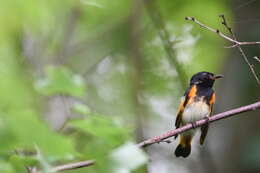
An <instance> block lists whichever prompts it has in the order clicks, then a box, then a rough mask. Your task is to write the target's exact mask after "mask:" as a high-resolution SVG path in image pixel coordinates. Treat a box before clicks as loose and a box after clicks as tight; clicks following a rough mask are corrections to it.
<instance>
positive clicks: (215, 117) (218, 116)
mask: <svg viewBox="0 0 260 173" xmlns="http://www.w3.org/2000/svg"><path fill="white" fill-rule="evenodd" d="M258 108H260V101H258V102H256V103H254V104H250V105H247V106H242V107H239V108H236V109H231V110H229V111H226V112H222V113H219V114H216V115H213V116H211V117H209V119H208V120H206V119H201V120H198V121H196V122H194V124H193V125H195V126H196V127H200V126H202V125H204V124H206V123H208V122H214V121H218V120H220V119H224V118H228V117H231V116H233V115H237V114H240V113H243V112H248V111H253V110H256V109H258ZM193 125H192V124H191V123H189V124H187V125H185V126H182V127H180V128H178V129H175V130H171V131H168V132H166V133H164V134H162V135H160V136H156V137H153V138H151V139H148V140H145V141H143V142H140V143H139V144H137V145H138V147H146V146H149V145H152V144H155V143H159V142H161V141H164V140H165V139H168V138H170V137H173V136H175V135H178V134H180V133H183V132H185V131H187V130H190V129H192V128H193Z"/></svg>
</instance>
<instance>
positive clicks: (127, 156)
mask: <svg viewBox="0 0 260 173" xmlns="http://www.w3.org/2000/svg"><path fill="white" fill-rule="evenodd" d="M110 156H111V159H112V161H113V163H114V165H115V168H114V169H115V170H114V173H130V172H131V171H133V170H135V169H137V168H138V167H140V166H142V165H144V164H145V163H147V162H148V156H147V155H146V154H145V152H143V150H141V149H140V148H139V147H138V146H137V145H136V144H134V143H133V142H127V143H126V144H124V145H122V146H120V147H119V148H117V149H115V150H113V151H112V153H111V154H110Z"/></svg>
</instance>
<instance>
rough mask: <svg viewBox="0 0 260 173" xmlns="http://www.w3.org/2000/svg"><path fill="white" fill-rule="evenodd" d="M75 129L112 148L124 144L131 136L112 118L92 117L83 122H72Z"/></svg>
mask: <svg viewBox="0 0 260 173" xmlns="http://www.w3.org/2000/svg"><path fill="white" fill-rule="evenodd" d="M70 125H72V126H73V127H75V128H78V129H79V130H81V131H83V132H86V133H88V134H91V135H93V136H96V137H99V138H100V139H102V140H104V141H106V142H107V143H110V144H111V145H112V146H117V145H120V144H122V143H123V142H124V141H125V140H126V139H127V138H128V135H129V130H127V129H126V128H125V127H123V126H121V124H119V123H116V122H115V121H114V120H113V119H112V118H110V117H105V116H101V115H92V116H89V117H88V118H86V119H83V120H74V121H71V122H70Z"/></svg>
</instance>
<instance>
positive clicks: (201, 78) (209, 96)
mask: <svg viewBox="0 0 260 173" xmlns="http://www.w3.org/2000/svg"><path fill="white" fill-rule="evenodd" d="M222 77H223V76H222V75H214V74H212V73H209V72H199V73H197V74H195V75H193V76H192V78H191V80H190V86H189V88H188V89H187V90H186V92H185V94H184V96H183V97H182V99H181V103H180V106H179V109H178V113H177V118H176V121H175V126H176V128H179V127H180V126H183V125H185V124H188V123H194V122H195V121H197V120H200V119H203V118H206V119H207V120H208V117H209V116H210V115H211V113H212V107H213V104H214V102H215V97H216V96H215V92H214V90H213V89H212V87H213V84H214V82H215V80H216V79H219V78H222ZM193 126H194V124H193ZM194 127H195V126H194ZM208 128H209V127H208V123H207V124H205V125H203V126H202V127H201V136H200V144H201V145H202V144H203V143H204V140H205V138H206V135H207V132H208ZM195 132H196V131H195V130H189V131H187V132H185V133H182V134H180V142H179V145H178V146H177V148H176V150H175V155H176V157H180V156H181V157H184V158H186V157H188V156H189V155H190V152H191V142H192V138H193V136H194V135H195ZM176 137H177V136H175V138H176Z"/></svg>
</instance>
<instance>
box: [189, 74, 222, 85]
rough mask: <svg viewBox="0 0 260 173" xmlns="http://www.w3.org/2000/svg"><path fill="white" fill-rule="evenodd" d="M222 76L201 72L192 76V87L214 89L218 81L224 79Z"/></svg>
mask: <svg viewBox="0 0 260 173" xmlns="http://www.w3.org/2000/svg"><path fill="white" fill-rule="evenodd" d="M222 77H223V76H222V75H215V74H213V73H210V72H205V71H203V72H199V73H196V74H195V75H193V76H192V78H191V80H190V85H198V86H203V87H209V88H211V87H213V84H214V82H215V80H216V79H219V78H222Z"/></svg>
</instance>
